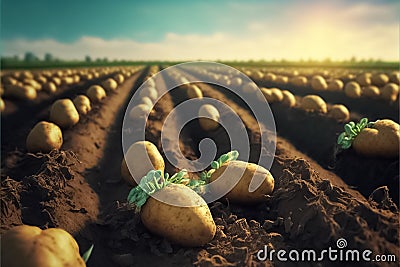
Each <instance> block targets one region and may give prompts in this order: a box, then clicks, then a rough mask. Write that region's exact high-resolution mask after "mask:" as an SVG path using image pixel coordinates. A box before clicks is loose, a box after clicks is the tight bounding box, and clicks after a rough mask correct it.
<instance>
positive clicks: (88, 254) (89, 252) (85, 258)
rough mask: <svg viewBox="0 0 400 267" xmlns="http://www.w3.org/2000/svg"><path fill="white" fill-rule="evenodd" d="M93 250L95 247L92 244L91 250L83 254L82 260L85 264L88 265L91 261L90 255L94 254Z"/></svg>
mask: <svg viewBox="0 0 400 267" xmlns="http://www.w3.org/2000/svg"><path fill="white" fill-rule="evenodd" d="M93 248H94V245H93V244H92V245H91V246H90V248H89V249H88V250H87V251H86V252H85V253H83V255H82V259H83V260H84V262H85V263H87V261H88V260H89V258H90V255H91V254H92V251H93Z"/></svg>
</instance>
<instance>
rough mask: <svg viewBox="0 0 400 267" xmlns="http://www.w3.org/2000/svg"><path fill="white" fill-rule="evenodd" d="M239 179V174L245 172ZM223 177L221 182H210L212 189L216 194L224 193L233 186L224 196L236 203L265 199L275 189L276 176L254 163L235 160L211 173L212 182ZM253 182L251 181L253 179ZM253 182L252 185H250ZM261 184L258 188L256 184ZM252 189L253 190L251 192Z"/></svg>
mask: <svg viewBox="0 0 400 267" xmlns="http://www.w3.org/2000/svg"><path fill="white" fill-rule="evenodd" d="M243 171H244V173H243V174H242V176H241V177H240V179H239V181H238V182H237V183H236V185H235V182H236V181H237V179H238V175H239V174H240V173H241V172H243ZM218 179H223V180H222V181H221V182H216V183H212V184H210V186H211V190H212V191H213V192H214V193H216V194H222V193H224V192H225V191H226V189H227V188H231V187H232V186H233V188H232V190H231V191H229V193H227V194H226V195H225V196H224V198H227V199H228V200H229V201H231V202H236V203H256V202H261V201H263V200H265V196H266V195H269V194H271V193H272V191H273V190H274V177H272V175H271V173H270V172H269V171H268V170H267V169H265V168H264V167H261V166H259V165H257V164H254V163H248V162H244V161H239V160H233V161H230V162H227V163H224V164H222V166H221V167H220V168H219V169H217V170H216V171H215V172H214V173H213V174H212V175H211V180H210V181H211V182H214V181H217V180H218ZM252 180H254V181H253V183H251V181H252ZM250 184H251V186H250ZM257 185H260V186H259V187H258V188H255V186H257ZM250 191H251V192H250Z"/></svg>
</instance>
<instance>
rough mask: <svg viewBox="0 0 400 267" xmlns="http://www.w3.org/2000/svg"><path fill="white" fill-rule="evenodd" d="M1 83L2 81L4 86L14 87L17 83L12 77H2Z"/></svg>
mask: <svg viewBox="0 0 400 267" xmlns="http://www.w3.org/2000/svg"><path fill="white" fill-rule="evenodd" d="M2 81H3V84H4V85H16V84H17V82H18V81H17V80H16V79H14V78H13V77H10V76H6V77H4V78H3V79H2Z"/></svg>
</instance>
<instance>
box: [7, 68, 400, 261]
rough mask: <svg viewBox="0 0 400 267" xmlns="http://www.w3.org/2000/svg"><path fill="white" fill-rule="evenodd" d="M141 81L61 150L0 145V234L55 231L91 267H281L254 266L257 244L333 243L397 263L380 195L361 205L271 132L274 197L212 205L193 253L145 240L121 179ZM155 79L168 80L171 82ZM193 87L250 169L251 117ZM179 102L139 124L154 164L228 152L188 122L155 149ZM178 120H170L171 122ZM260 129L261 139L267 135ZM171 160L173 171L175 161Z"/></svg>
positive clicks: (394, 232) (391, 224)
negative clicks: (233, 118) (125, 138)
mask: <svg viewBox="0 0 400 267" xmlns="http://www.w3.org/2000/svg"><path fill="white" fill-rule="evenodd" d="M145 75H146V71H144V72H141V73H138V74H136V75H134V76H133V77H131V78H130V79H128V80H127V81H126V82H125V83H124V84H123V85H122V86H120V88H119V89H118V91H117V92H116V93H115V94H112V95H110V96H109V97H107V98H106V100H105V101H104V102H103V103H102V104H101V105H98V106H97V107H95V108H94V110H93V111H92V112H91V113H90V114H89V115H88V116H87V117H85V118H84V119H83V120H81V121H80V122H79V124H78V125H76V126H75V127H74V128H72V129H70V130H68V131H65V133H64V141H65V142H64V145H63V150H62V151H53V152H52V153H50V154H36V155H33V154H27V153H25V149H24V146H25V145H24V141H25V140H24V139H23V138H22V137H23V136H25V135H23V134H21V138H19V139H18V138H16V139H13V138H11V137H10V138H9V139H8V140H10V144H9V145H10V147H13V148H15V147H16V148H18V150H17V151H15V149H11V150H7V151H6V152H7V153H5V154H4V155H6V156H4V157H3V158H2V184H1V191H0V193H1V196H0V197H1V199H0V200H1V212H2V216H1V232H4V231H5V230H6V229H9V228H10V227H12V226H14V225H18V224H21V223H26V224H32V225H38V226H40V227H42V228H46V227H53V226H56V227H62V228H64V229H66V230H67V231H69V232H71V233H72V234H73V235H74V236H75V237H76V239H77V240H78V243H79V244H80V248H81V251H84V250H86V249H87V248H88V247H89V245H90V244H92V243H93V244H95V249H94V251H93V254H92V257H91V259H90V260H89V263H88V266H100V267H101V266H192V265H196V266H271V265H272V266H290V264H288V263H284V264H283V263H280V262H279V261H274V262H268V261H267V262H260V261H258V260H257V259H256V253H257V251H258V250H260V249H262V248H263V247H264V245H266V246H268V248H269V249H276V250H277V249H286V250H289V249H292V248H296V249H307V248H314V249H316V250H317V251H318V250H322V249H327V248H328V247H329V246H331V247H333V248H336V241H337V239H338V238H345V239H346V240H347V242H348V246H347V247H348V248H352V249H370V250H372V251H373V253H374V254H378V253H380V254H395V255H396V256H397V259H399V257H400V255H399V251H398V247H399V245H400V244H399V211H398V209H397V207H396V205H395V204H394V203H393V201H392V200H391V199H390V198H389V192H388V189H387V187H379V188H377V189H376V190H375V191H373V192H372V194H371V196H370V197H369V198H365V197H364V196H363V195H362V194H360V192H359V191H358V190H353V188H352V187H351V186H349V185H348V183H347V181H346V180H344V179H342V178H343V177H342V175H340V176H338V175H337V174H335V173H333V172H331V171H330V170H328V169H327V168H324V167H325V166H324V165H323V164H320V162H319V160H318V159H317V158H315V157H314V156H313V155H312V154H311V153H309V156H307V155H305V154H304V153H302V151H304V150H303V148H300V147H299V146H298V145H296V147H297V148H300V149H301V151H299V150H297V149H296V148H295V147H294V146H293V145H292V143H293V144H295V141H293V140H295V139H292V138H293V137H290V136H287V139H284V138H283V137H282V136H281V133H280V128H282V127H283V126H282V124H279V123H277V130H278V135H279V136H278V138H277V143H276V155H275V156H274V163H273V166H272V168H271V173H272V174H273V176H274V177H275V191H274V193H273V194H272V195H271V196H269V197H268V198H266V200H265V202H264V203H261V204H259V205H253V206H240V205H233V204H230V203H229V202H227V201H225V200H223V199H222V200H221V201H216V202H214V203H211V204H210V209H211V212H212V215H213V218H214V220H215V222H216V224H217V234H216V237H215V238H214V239H213V240H212V241H211V242H210V243H209V244H207V245H206V246H204V247H201V248H184V247H180V246H177V245H173V244H170V243H169V242H168V241H166V240H164V239H163V238H160V237H157V236H154V235H152V234H150V233H149V232H148V231H147V230H146V229H145V227H144V226H143V225H142V223H141V222H140V219H139V215H138V214H137V213H135V211H134V209H133V207H130V206H128V205H127V204H126V196H127V193H128V192H129V190H130V187H129V186H128V185H127V184H126V183H125V182H124V181H123V180H122V179H121V177H120V163H121V160H122V155H123V154H122V148H121V133H122V132H121V131H122V127H121V125H122V120H123V115H124V113H125V108H126V107H127V105H128V102H129V99H130V97H131V96H132V95H133V93H134V92H135V90H136V89H137V88H138V86H139V85H140V83H141V82H142V80H143V78H144V76H145ZM164 78H165V81H168V79H169V78H170V77H164ZM200 87H201V88H202V90H203V93H204V95H206V96H212V97H214V98H215V99H218V100H220V101H223V102H225V103H227V104H228V105H229V106H230V107H231V108H232V109H233V110H235V112H236V113H237V114H238V115H239V116H240V118H241V119H242V120H243V121H244V122H245V127H246V131H247V133H248V135H249V140H250V145H251V161H255V160H256V159H257V155H258V154H259V153H260V152H259V151H260V149H261V145H260V138H259V137H260V135H261V134H262V133H261V130H260V127H258V125H257V124H256V122H255V119H254V117H253V116H252V114H251V113H250V112H249V111H248V110H247V109H246V108H245V107H243V106H241V105H239V104H238V103H236V102H235V101H233V100H232V99H231V98H230V96H229V94H227V93H224V92H222V91H221V90H219V89H217V88H215V87H211V86H209V85H203V84H201V85H200ZM185 97H186V96H185V95H184V94H182V90H174V91H172V92H171V94H169V95H165V96H164V97H163V98H162V99H161V100H160V101H159V102H158V103H157V105H156V106H155V109H154V114H153V115H152V116H151V118H150V121H149V122H148V123H147V125H146V139H147V140H150V141H152V142H153V143H155V144H156V145H157V147H158V148H159V149H160V150H161V152H162V154H163V155H165V153H172V154H173V155H174V154H175V153H176V152H177V149H181V151H182V153H183V155H184V156H185V157H187V158H189V159H195V158H196V157H198V156H199V151H198V144H199V142H200V140H201V139H202V138H204V137H210V138H212V139H213V140H214V141H215V142H216V143H217V144H218V154H221V153H225V152H227V150H230V146H229V143H227V142H226V140H225V139H226V133H225V132H224V131H223V130H222V129H218V130H216V131H214V132H208V133H207V132H204V131H202V130H201V128H200V127H199V126H198V123H197V122H196V121H193V122H192V123H191V124H190V125H189V126H190V127H185V128H184V131H183V132H182V133H181V135H180V136H181V138H180V139H181V140H180V142H179V146H180V147H179V148H177V147H173V146H167V147H162V146H161V144H160V135H161V129H162V123H163V121H164V120H165V118H166V116H167V115H168V113H169V112H170V111H171V110H172V109H173V107H174V105H176V104H177V103H179V102H180V101H183V100H184V99H185ZM222 116H228V114H222ZM181 119H183V118H179V117H177V118H176V123H177V124H179V120H181ZM36 120H38V118H36ZM280 121H281V120H279V122H280ZM3 123H4V121H3ZM25 127H26V128H21V129H22V130H21V131H22V133H26V132H27V130H28V129H29V127H31V125H27V126H25ZM261 128H263V130H262V131H267V128H266V127H261ZM264 128H265V129H264ZM299 128H300V126H299ZM124 130H126V129H124ZM2 131H3V130H2ZM171 131H173V129H172V130H171ZM2 133H3V132H2ZM4 134H10V132H9V131H6V132H4ZM132 134H134V133H133V132H132ZM170 134H171V136H177V135H176V133H174V132H171V133H170ZM329 138H330V137H329ZM288 140H290V142H289V141H288ZM2 145H3V141H2ZM307 153H308V151H307ZM310 156H311V157H310ZM312 158H314V159H315V160H313V159H312ZM175 160H176V162H177V163H178V166H179V160H182V159H180V158H179V157H175ZM339 160H340V159H339V158H338V162H339ZM167 171H168V172H174V171H175V168H173V167H172V166H171V165H167ZM344 172H348V170H344ZM194 175H196V174H194ZM357 189H358V188H357ZM166 223H168V222H166ZM337 264H338V263H335V262H333V263H332V262H323V263H319V265H320V266H337ZM292 265H293V266H295V265H298V264H292ZM303 265H304V266H307V265H305V264H303ZM371 265H372V266H375V265H376V264H375V265H374V264H371ZM310 266H311V265H310ZM387 266H389V264H388V265H387Z"/></svg>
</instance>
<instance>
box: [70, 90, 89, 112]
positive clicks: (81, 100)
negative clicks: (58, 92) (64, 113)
mask: <svg viewBox="0 0 400 267" xmlns="http://www.w3.org/2000/svg"><path fill="white" fill-rule="evenodd" d="M73 102H74V105H75V107H76V109H77V110H78V112H79V114H82V115H86V114H87V113H88V112H89V111H90V110H91V109H92V107H91V106H90V100H89V98H88V97H87V96H85V95H78V96H77V97H75V98H74V101H73Z"/></svg>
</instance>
